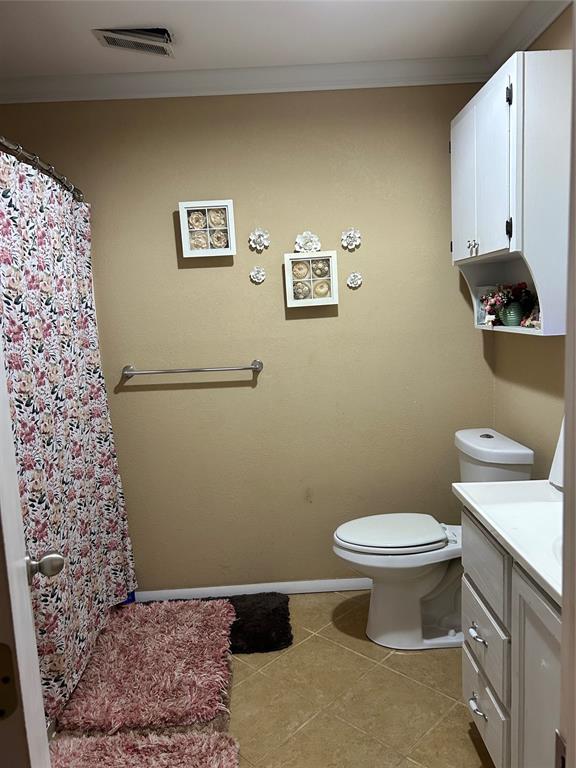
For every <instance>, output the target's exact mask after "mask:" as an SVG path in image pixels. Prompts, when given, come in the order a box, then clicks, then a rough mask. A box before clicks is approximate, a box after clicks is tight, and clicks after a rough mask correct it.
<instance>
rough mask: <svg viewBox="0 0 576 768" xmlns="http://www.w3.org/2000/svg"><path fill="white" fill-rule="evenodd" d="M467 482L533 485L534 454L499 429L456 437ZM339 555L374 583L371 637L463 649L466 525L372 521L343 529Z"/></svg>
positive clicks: (417, 518)
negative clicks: (462, 579)
mask: <svg viewBox="0 0 576 768" xmlns="http://www.w3.org/2000/svg"><path fill="white" fill-rule="evenodd" d="M455 445H456V448H457V450H458V457H459V464H460V479H461V481H462V482H482V481H490V482H498V481H502V480H507V481H510V480H529V479H530V477H531V474H532V465H533V463H534V453H533V451H532V450H531V449H530V448H527V447H526V446H524V445H521V444H520V443H517V442H516V441H515V440H511V439H510V438H509V437H506V436H505V435H502V434H500V433H499V432H495V431H494V430H493V429H462V430H460V431H458V432H456V435H455ZM333 549H334V553H335V554H336V555H338V557H341V558H342V559H343V560H345V561H346V562H347V563H349V565H350V566H351V567H352V568H353V569H354V570H355V571H356V572H357V573H360V574H361V575H362V576H367V577H368V578H370V579H372V593H371V596H370V609H369V613H368V625H367V627H366V634H367V636H368V637H369V638H370V639H371V640H373V641H374V642H375V643H378V644H379V645H384V646H387V647H389V648H397V649H402V650H423V649H426V648H450V647H454V646H459V645H462V641H463V636H462V631H461V627H460V577H461V574H462V567H461V564H460V556H461V553H462V536H461V527H460V526H459V525H446V524H444V523H439V522H438V521H437V520H436V519H435V518H434V517H433V516H432V515H429V514H423V513H411V512H403V513H393V514H386V515H369V516H368V517H360V518H358V519H356V520H350V521H349V522H347V523H343V524H342V525H340V526H339V527H338V528H337V529H336V531H335V533H334V545H333Z"/></svg>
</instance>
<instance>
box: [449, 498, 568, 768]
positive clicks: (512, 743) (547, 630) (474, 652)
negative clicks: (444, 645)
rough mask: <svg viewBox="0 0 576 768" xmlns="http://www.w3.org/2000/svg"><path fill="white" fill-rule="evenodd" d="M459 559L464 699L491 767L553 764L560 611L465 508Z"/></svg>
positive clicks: (551, 767)
mask: <svg viewBox="0 0 576 768" xmlns="http://www.w3.org/2000/svg"><path fill="white" fill-rule="evenodd" d="M462 564H463V567H464V576H463V580H462V630H463V633H464V639H465V642H464V647H463V669H462V688H463V696H464V701H465V703H467V704H468V707H469V709H470V712H471V714H472V715H473V718H474V722H475V724H476V726H477V728H478V731H479V733H480V735H481V737H482V739H483V741H484V744H485V745H486V748H487V749H488V751H489V753H490V756H491V758H492V760H493V762H494V765H495V766H496V768H554V738H555V729H556V728H557V727H558V724H559V710H560V630H561V619H560V613H559V610H558V608H557V607H556V606H555V604H554V603H553V601H552V600H550V599H549V598H548V597H547V596H546V595H545V594H544V593H543V592H542V591H541V590H540V588H539V587H538V586H536V585H535V584H533V582H532V581H531V580H530V578H529V577H528V576H527V575H526V574H525V573H524V571H523V570H522V569H521V568H520V567H519V566H518V565H517V564H516V563H515V561H514V559H513V557H512V556H511V555H510V554H509V553H508V552H507V551H506V549H505V548H504V547H503V546H501V545H500V544H499V543H498V542H497V541H496V540H495V539H494V538H493V537H492V536H491V534H490V533H489V532H488V531H487V530H486V529H485V528H484V527H483V526H482V525H481V524H480V523H479V522H478V520H477V519H476V518H475V517H474V516H473V515H472V514H471V513H470V512H468V510H466V509H465V510H464V511H463V515H462Z"/></svg>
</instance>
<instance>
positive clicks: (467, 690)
mask: <svg viewBox="0 0 576 768" xmlns="http://www.w3.org/2000/svg"><path fill="white" fill-rule="evenodd" d="M462 688H463V693H464V701H465V703H466V704H467V705H468V709H469V710H470V715H471V717H472V720H473V721H474V723H475V725H476V727H477V728H478V731H479V733H480V735H481V736H482V741H483V742H484V744H485V746H486V749H487V750H488V752H489V753H490V757H491V758H492V760H493V761H494V765H495V766H496V768H508V765H509V761H508V743H509V731H510V721H509V719H508V717H507V715H506V714H505V713H504V712H503V711H502V709H501V707H500V705H499V703H498V701H497V700H496V696H495V695H494V694H493V693H492V691H491V690H490V688H489V687H488V684H487V683H486V680H485V678H484V677H483V675H482V673H481V672H480V670H479V668H478V666H477V664H476V662H475V660H474V658H473V656H472V654H471V653H470V651H469V649H468V648H467V647H466V645H464V646H463V648H462Z"/></svg>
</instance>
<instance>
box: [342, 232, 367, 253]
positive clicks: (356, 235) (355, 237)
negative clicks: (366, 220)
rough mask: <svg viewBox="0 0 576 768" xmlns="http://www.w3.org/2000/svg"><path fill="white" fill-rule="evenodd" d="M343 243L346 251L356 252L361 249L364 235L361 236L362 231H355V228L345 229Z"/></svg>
mask: <svg viewBox="0 0 576 768" xmlns="http://www.w3.org/2000/svg"><path fill="white" fill-rule="evenodd" d="M341 242H342V248H344V250H345V251H355V250H356V248H359V247H360V245H361V243H362V235H361V234H360V230H359V229H354V227H351V228H350V229H345V230H344V232H342V240H341Z"/></svg>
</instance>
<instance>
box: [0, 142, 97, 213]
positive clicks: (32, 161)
mask: <svg viewBox="0 0 576 768" xmlns="http://www.w3.org/2000/svg"><path fill="white" fill-rule="evenodd" d="M1 148H4V149H5V150H6V151H7V152H9V153H10V154H11V155H14V156H15V157H16V158H17V159H18V160H23V161H24V162H25V163H27V164H28V165H31V166H32V167H33V168H38V170H39V171H42V173H45V174H47V175H48V176H51V177H52V178H53V179H55V180H56V181H57V182H58V183H59V184H61V185H62V186H63V187H64V189H67V190H68V192H71V193H72V196H73V197H74V199H75V200H77V201H78V202H79V203H81V202H83V200H84V195H83V194H82V191H81V190H80V189H78V187H75V186H74V184H72V182H71V181H68V179H67V178H66V176H62V174H60V173H58V171H56V169H55V168H54V166H53V165H49V164H48V163H45V162H44V160H41V159H40V158H39V157H38V155H33V154H32V153H31V152H27V151H26V150H25V149H24V148H23V147H22V145H21V144H14V143H13V142H12V141H9V140H8V139H7V138H6V137H5V136H0V149H1Z"/></svg>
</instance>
